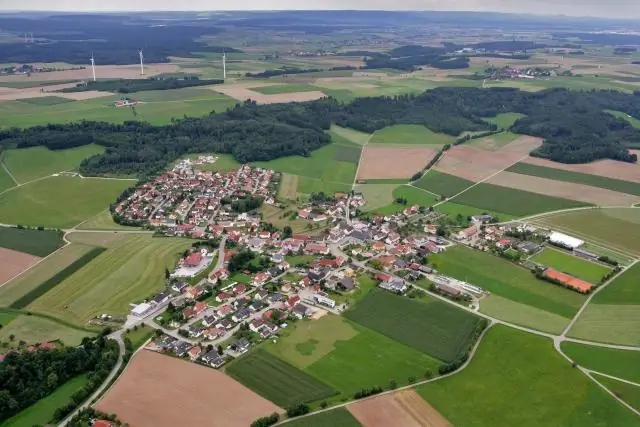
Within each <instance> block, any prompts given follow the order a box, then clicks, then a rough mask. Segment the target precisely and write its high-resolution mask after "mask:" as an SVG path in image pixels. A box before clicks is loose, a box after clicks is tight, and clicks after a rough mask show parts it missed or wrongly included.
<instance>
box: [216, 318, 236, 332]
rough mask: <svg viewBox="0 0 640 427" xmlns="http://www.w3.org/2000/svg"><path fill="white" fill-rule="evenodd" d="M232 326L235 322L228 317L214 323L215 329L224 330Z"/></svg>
mask: <svg viewBox="0 0 640 427" xmlns="http://www.w3.org/2000/svg"><path fill="white" fill-rule="evenodd" d="M234 326H235V323H233V322H232V321H231V320H229V319H222V320H220V321H219V322H218V323H216V329H222V330H225V331H228V330H230V329H233V327H234Z"/></svg>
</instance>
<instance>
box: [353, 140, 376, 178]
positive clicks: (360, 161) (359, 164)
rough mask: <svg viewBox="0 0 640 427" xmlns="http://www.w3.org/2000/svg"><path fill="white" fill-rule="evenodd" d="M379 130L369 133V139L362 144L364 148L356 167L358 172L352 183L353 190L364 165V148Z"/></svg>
mask: <svg viewBox="0 0 640 427" xmlns="http://www.w3.org/2000/svg"><path fill="white" fill-rule="evenodd" d="M376 132H377V131H375V132H373V133H372V134H371V135H369V138H367V141H366V142H365V143H364V144H363V145H362V150H360V158H359V159H358V167H357V168H356V174H355V175H354V176H353V184H351V189H352V190H353V188H354V187H355V186H356V184H357V182H358V173H359V172H360V166H361V165H362V156H363V155H364V149H365V148H366V147H367V145H369V142H370V141H371V138H373V135H375V134H376Z"/></svg>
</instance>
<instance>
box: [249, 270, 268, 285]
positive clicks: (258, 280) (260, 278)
mask: <svg viewBox="0 0 640 427" xmlns="http://www.w3.org/2000/svg"><path fill="white" fill-rule="evenodd" d="M268 280H269V275H268V274H267V273H262V272H260V273H258V274H256V275H255V277H254V278H253V285H254V286H262V285H264V284H265V283H266V282H267V281H268Z"/></svg>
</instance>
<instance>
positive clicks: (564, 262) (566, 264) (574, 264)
mask: <svg viewBox="0 0 640 427" xmlns="http://www.w3.org/2000/svg"><path fill="white" fill-rule="evenodd" d="M530 260H531V261H533V262H537V263H538V264H542V265H544V266H547V267H552V268H555V269H556V270H558V271H562V272H564V273H567V274H570V275H572V276H575V277H578V278H580V279H582V280H586V281H587V282H590V283H596V284H597V283H598V282H599V281H600V279H602V278H603V277H604V276H605V275H606V274H607V273H609V272H610V271H611V268H609V267H605V266H604V265H602V264H597V263H595V262H591V261H587V260H586V259H583V258H578V257H576V256H573V255H570V254H568V253H565V252H562V251H559V250H556V249H552V248H545V249H544V250H543V251H541V252H539V253H537V254H536V255H534V256H533V257H532V258H530Z"/></svg>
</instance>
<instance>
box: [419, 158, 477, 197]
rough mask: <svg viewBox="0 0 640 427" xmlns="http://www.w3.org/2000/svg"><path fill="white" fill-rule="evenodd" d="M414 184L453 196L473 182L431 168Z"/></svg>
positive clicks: (442, 194) (446, 195)
mask: <svg viewBox="0 0 640 427" xmlns="http://www.w3.org/2000/svg"><path fill="white" fill-rule="evenodd" d="M445 155H446V154H445ZM413 185H415V186H416V187H420V188H424V189H425V190H427V191H430V192H432V193H435V194H439V195H441V196H444V197H451V196H454V195H456V194H458V193H459V192H461V191H462V190H464V189H466V188H469V187H471V186H472V185H473V182H471V181H469V180H466V179H464V178H460V177H457V176H455V175H449V174H447V173H443V172H438V171H436V170H430V171H429V172H427V173H426V174H424V175H423V176H422V178H420V179H419V180H418V181H416V182H414V183H413Z"/></svg>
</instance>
